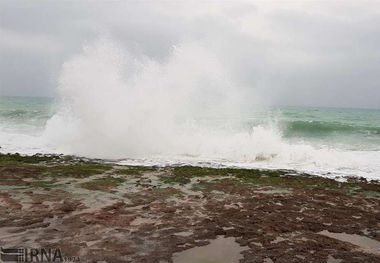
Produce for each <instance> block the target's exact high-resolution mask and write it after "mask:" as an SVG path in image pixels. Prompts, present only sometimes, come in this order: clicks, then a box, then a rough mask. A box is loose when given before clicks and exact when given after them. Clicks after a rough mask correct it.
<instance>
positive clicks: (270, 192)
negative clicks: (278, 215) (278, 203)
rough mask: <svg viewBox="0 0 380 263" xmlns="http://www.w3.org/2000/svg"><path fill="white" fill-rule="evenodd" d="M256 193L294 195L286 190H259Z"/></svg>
mask: <svg viewBox="0 0 380 263" xmlns="http://www.w3.org/2000/svg"><path fill="white" fill-rule="evenodd" d="M255 192H256V193H261V194H291V193H292V191H291V190H289V189H284V188H274V189H273V188H271V189H262V190H257V191H255Z"/></svg>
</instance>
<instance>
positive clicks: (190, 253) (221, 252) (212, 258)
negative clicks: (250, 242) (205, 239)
mask: <svg viewBox="0 0 380 263" xmlns="http://www.w3.org/2000/svg"><path fill="white" fill-rule="evenodd" d="M247 249H248V247H242V246H240V245H239V244H238V243H237V242H236V241H235V238H233V237H224V236H218V237H217V238H216V239H214V240H211V241H210V244H208V245H206V246H202V247H194V248H191V249H188V250H185V251H182V252H179V253H175V254H174V255H173V263H238V262H239V260H240V259H242V258H243V255H242V254H240V253H241V252H242V251H244V250H247Z"/></svg>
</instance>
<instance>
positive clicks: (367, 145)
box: [0, 97, 380, 151]
mask: <svg viewBox="0 0 380 263" xmlns="http://www.w3.org/2000/svg"><path fill="white" fill-rule="evenodd" d="M58 108H59V103H58V102H57V100H55V99H53V98H41V97H0V131H2V132H8V133H12V132H15V133H21V134H23V133H25V134H38V133H41V132H42V131H43V129H44V127H45V125H46V123H47V121H48V120H49V119H50V118H52V116H53V115H54V114H55V113H56V112H57V110H58ZM126 117H127V116H126ZM194 121H196V122H198V123H203V124H205V125H209V126H214V127H218V128H223V129H234V130H240V131H244V130H245V131H249V130H250V129H252V128H253V127H255V126H257V125H262V126H268V125H272V126H276V127H277V128H278V130H279V132H280V133H281V136H282V137H283V138H284V139H285V140H287V141H289V142H297V143H298V142H306V143H310V144H312V145H316V146H328V147H334V148H339V149H345V150H361V151H377V150H380V110H377V109H348V108H319V107H290V106H275V107H261V108H258V109H254V110H251V111H244V112H241V113H240V114H239V115H236V114H235V115H229V114H219V113H218V112H213V113H210V112H208V113H207V114H205V115H198V116H197V117H194Z"/></svg>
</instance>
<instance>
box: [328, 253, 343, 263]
mask: <svg viewBox="0 0 380 263" xmlns="http://www.w3.org/2000/svg"><path fill="white" fill-rule="evenodd" d="M342 261H343V259H338V258H334V257H333V256H331V255H329V256H328V257H327V263H341V262H342Z"/></svg>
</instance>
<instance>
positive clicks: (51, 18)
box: [0, 0, 380, 108]
mask: <svg viewBox="0 0 380 263" xmlns="http://www.w3.org/2000/svg"><path fill="white" fill-rule="evenodd" d="M276 3H277V2H273V3H271V5H269V7H268V6H265V5H261V4H260V2H257V3H256V2H248V1H244V2H239V3H233V2H223V3H218V2H211V3H207V4H205V3H203V2H202V1H193V2H160V3H157V2H153V1H152V2H148V1H146V2H145V1H144V2H132V1H126V2H121V1H120V2H119V1H116V2H114V1H8V0H3V1H1V2H0V81H1V82H0V92H1V94H3V95H35V96H44V95H47V96H52V95H54V94H55V90H56V86H57V78H58V76H59V72H60V67H61V65H62V63H63V62H64V61H65V60H66V59H68V58H70V57H71V56H72V55H73V54H75V53H78V52H80V49H81V47H82V45H83V43H85V42H91V41H93V39H95V38H97V37H98V36H99V35H101V34H109V35H110V36H112V38H114V39H116V40H117V41H119V42H121V43H122V44H123V45H125V46H128V49H129V50H130V51H131V52H133V53H135V54H136V55H142V54H144V55H147V56H150V57H153V58H155V59H158V60H165V59H166V58H167V56H168V54H169V52H170V50H171V49H172V46H173V45H177V44H179V43H181V42H182V41H198V42H200V43H202V45H204V46H207V47H208V49H209V50H210V52H213V53H215V55H216V56H217V57H218V58H219V59H220V60H221V61H222V63H223V64H224V65H226V67H227V68H228V69H229V70H230V72H231V75H232V77H233V79H234V81H235V83H236V85H239V86H242V87H244V89H242V90H243V92H246V94H247V96H255V97H260V98H262V100H263V101H264V102H268V103H275V104H297V105H298V104H302V105H313V106H314V105H316V106H318V105H320V106H344V107H374V108H380V87H379V84H378V83H380V74H378V72H379V71H380V50H379V48H378V47H379V46H380V28H379V27H378V26H377V25H378V24H379V22H380V21H379V20H380V14H379V13H376V11H373V10H376V8H377V10H380V9H378V8H379V7H380V4H379V3H378V2H371V1H370V2H366V4H365V6H363V5H362V6H360V5H359V6H360V8H358V4H357V2H354V1H352V2H350V4H347V5H346V7H342V6H341V5H340V4H339V2H336V3H337V4H335V2H333V4H327V3H322V2H313V3H312V4H310V6H305V5H301V4H300V7H298V6H297V8H292V7H289V6H288V5H287V4H286V3H285V4H284V5H281V4H280V3H277V4H276ZM300 3H301V2H300ZM316 8H319V9H320V10H319V9H318V10H316V11H315V9H316ZM326 10H327V11H326Z"/></svg>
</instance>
